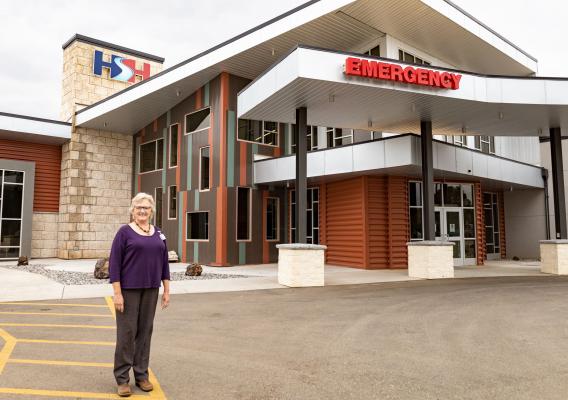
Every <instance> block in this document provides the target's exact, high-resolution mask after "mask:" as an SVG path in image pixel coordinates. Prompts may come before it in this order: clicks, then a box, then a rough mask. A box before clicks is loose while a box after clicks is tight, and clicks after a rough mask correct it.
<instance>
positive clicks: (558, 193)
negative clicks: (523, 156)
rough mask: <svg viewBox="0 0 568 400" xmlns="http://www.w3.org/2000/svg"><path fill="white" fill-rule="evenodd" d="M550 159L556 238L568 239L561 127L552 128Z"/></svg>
mask: <svg viewBox="0 0 568 400" xmlns="http://www.w3.org/2000/svg"><path fill="white" fill-rule="evenodd" d="M550 159H551V161H552V192H553V193H552V194H553V197H554V221H555V225H556V239H568V236H567V230H566V197H565V195H564V169H563V168H564V166H563V162H562V137H561V131H560V128H550Z"/></svg>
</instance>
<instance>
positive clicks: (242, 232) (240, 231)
mask: <svg viewBox="0 0 568 400" xmlns="http://www.w3.org/2000/svg"><path fill="white" fill-rule="evenodd" d="M250 199H251V197H250V188H247V187H238V188H237V240H250V226H251V225H250V216H251V212H250V206H251V204H250Z"/></svg>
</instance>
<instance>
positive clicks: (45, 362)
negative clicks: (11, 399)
mask: <svg viewBox="0 0 568 400" xmlns="http://www.w3.org/2000/svg"><path fill="white" fill-rule="evenodd" d="M8 362H9V363H16V364H38V365H64V366H74V367H100V368H112V367H113V365H114V364H113V363H100V362H81V361H60V360H30V359H25V358H11V359H9V360H8Z"/></svg>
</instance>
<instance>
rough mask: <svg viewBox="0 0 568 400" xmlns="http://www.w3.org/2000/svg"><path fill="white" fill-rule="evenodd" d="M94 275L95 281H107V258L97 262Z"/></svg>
mask: <svg viewBox="0 0 568 400" xmlns="http://www.w3.org/2000/svg"><path fill="white" fill-rule="evenodd" d="M94 275H95V278H97V279H108V257H105V258H99V259H98V260H97V264H96V265H95V274H94Z"/></svg>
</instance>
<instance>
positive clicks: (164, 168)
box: [162, 128, 168, 193]
mask: <svg viewBox="0 0 568 400" xmlns="http://www.w3.org/2000/svg"><path fill="white" fill-rule="evenodd" d="M162 136H163V138H164V146H162V147H163V152H162V153H163V158H162V193H165V190H166V172H167V171H168V160H167V154H168V128H164V130H163V135H162Z"/></svg>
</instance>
